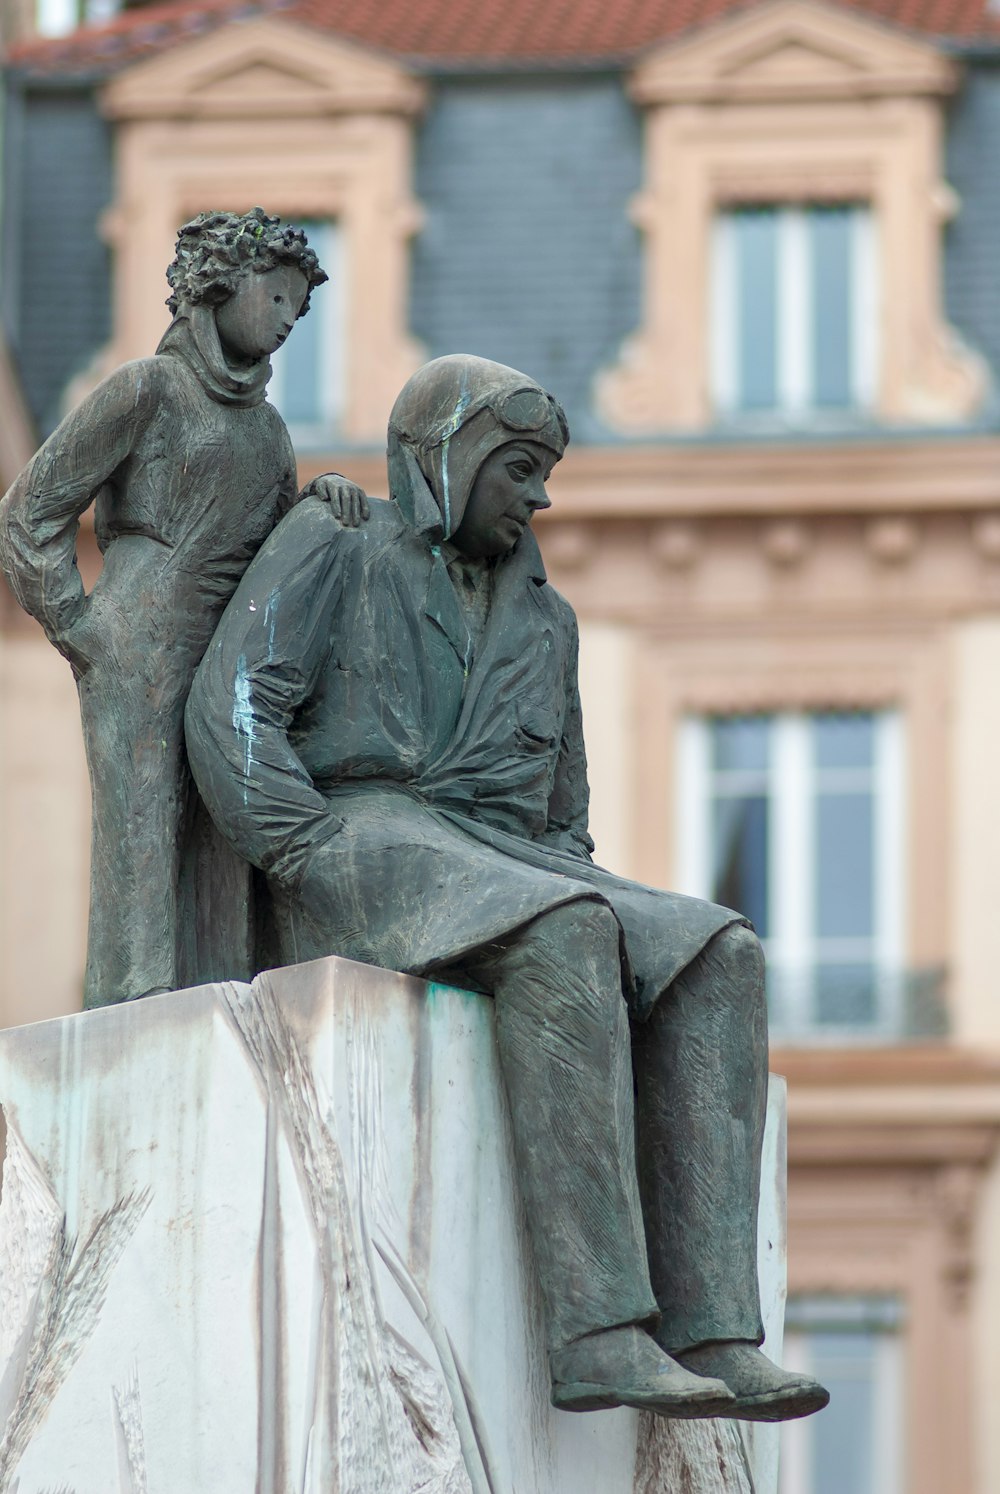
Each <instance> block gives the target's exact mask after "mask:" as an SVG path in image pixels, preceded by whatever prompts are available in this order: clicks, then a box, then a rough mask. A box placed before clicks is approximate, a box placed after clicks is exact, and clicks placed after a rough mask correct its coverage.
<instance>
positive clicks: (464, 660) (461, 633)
mask: <svg viewBox="0 0 1000 1494" xmlns="http://www.w3.org/2000/svg"><path fill="white" fill-rule="evenodd" d="M449 550H450V547H449ZM427 553H428V557H429V560H430V564H429V567H428V573H427V589H426V592H425V594H424V613H425V615H426V616H427V617H428V618H429V619H430V620H431V622H433V623H435V624H436V625H437V626H438V627H439V628H440V629H441V631H442V633H443V634H444V635H445V637H446V638H447V640H448V642H449V643H450V644H451V646H452V648H453V649H454V650H455V653H456V654H457V656H458V660H459V663H460V664H461V665H462V668H463V670H464V671H465V672H466V673H468V670H469V667H470V665H471V662H472V639H471V637H470V636H469V630H468V628H467V627H466V625H465V618H464V617H463V615H462V608H461V606H460V604H459V601H458V598H457V597H456V595H455V588H454V586H453V584H452V580H451V577H450V576H449V574H448V566H447V564H446V559H445V555H443V554H442V552H441V546H440V545H437V544H428V547H427ZM547 579H548V577H547V576H546V574H545V565H544V563H543V561H542V556H541V551H540V550H539V548H538V541H537V540H536V539H535V536H534V534H533V533H532V531H531V529H530V528H528V529H526V530H525V531H524V533H523V534H522V536H521V538H520V539H519V540H518V542H517V544H516V545H515V546H514V549H513V550H512V551H511V553H510V554H509V555H505V556H504V557H503V558H502V559H501V560H500V561H498V562H497V568H496V573H495V580H496V587H495V591H494V605H495V601H496V598H497V597H498V596H499V594H500V591H501V588H502V590H503V591H504V592H505V593H506V594H507V595H508V596H509V595H510V594H511V591H516V590H517V588H518V585H519V584H521V585H529V584H530V585H531V592H532V594H533V596H534V598H535V600H540V595H539V593H538V591H537V590H536V588H538V587H541V586H544V585H545V583H546V581H547Z"/></svg>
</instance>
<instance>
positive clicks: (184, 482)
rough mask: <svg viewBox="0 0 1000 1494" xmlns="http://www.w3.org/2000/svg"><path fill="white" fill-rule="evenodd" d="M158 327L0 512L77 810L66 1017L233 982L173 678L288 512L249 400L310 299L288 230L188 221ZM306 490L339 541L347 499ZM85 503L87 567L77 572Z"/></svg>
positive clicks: (180, 690) (280, 458) (285, 466)
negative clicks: (86, 832) (84, 905)
mask: <svg viewBox="0 0 1000 1494" xmlns="http://www.w3.org/2000/svg"><path fill="white" fill-rule="evenodd" d="M167 278H168V281H169V283H170V287H171V295H170V297H169V300H168V302H167V304H168V306H169V308H170V310H171V312H172V313H173V320H172V322H171V324H170V326H169V328H168V329H167V331H166V333H165V334H164V336H163V339H162V341H161V343H160V345H159V347H158V349H157V352H156V356H155V357H152V358H143V359H140V360H139V361H137V362H134V363H127V364H125V365H124V367H122V368H119V369H118V370H117V371H116V372H115V373H114V374H112V375H111V377H110V378H109V379H107V380H106V381H105V382H104V383H103V384H101V385H100V387H99V388H98V389H96V390H95V391H94V393H93V394H91V395H90V397H89V398H87V399H85V400H84V401H83V402H82V403H81V404H80V405H79V406H78V407H77V408H76V409H75V410H73V411H72V413H71V414H70V415H68V416H67V418H66V419H65V420H64V421H63V422H62V424H61V425H60V426H59V428H58V429H57V430H56V431H55V433H54V434H53V435H52V436H51V437H50V438H49V440H48V441H46V443H45V444H44V446H43V447H42V448H41V450H40V451H39V452H38V453H37V454H36V456H35V457H34V459H33V460H32V461H31V463H30V464H29V465H28V467H26V468H25V470H24V472H23V473H22V474H21V476H20V477H19V478H18V479H17V481H16V482H15V483H14V485H13V487H12V488H11V490H10V492H9V493H8V494H7V496H6V498H5V499H4V501H3V504H2V506H0V561H2V564H3V569H4V572H5V574H6V576H7V579H8V581H9V582H10V585H11V587H12V589H13V591H14V594H15V596H16V597H17V599H18V601H19V602H20V603H21V605H22V606H23V607H25V608H26V609H27V611H28V612H30V613H31V614H32V615H33V616H34V617H36V618H37V619H38V620H39V622H40V623H41V624H42V626H43V627H44V628H45V631H46V633H47V634H48V636H49V638H50V639H51V641H52V642H53V643H54V644H55V646H56V648H57V649H59V651H60V652H61V653H62V654H64V655H65V656H66V658H67V659H68V660H69V662H70V664H71V665H72V668H73V673H74V675H75V677H76V681H77V686H78V689H79V695H80V708H81V712H82V716H83V730H84V738H85V742H86V748H87V760H88V764H89V768H90V779H91V786H92V792H93V833H92V857H91V905H90V932H89V941H88V951H87V973H86V981H85V992H84V996H85V1004H86V1005H87V1006H99V1005H106V1004H108V1003H111V1002H116V1001H123V1000H131V999H133V998H135V997H138V996H143V995H146V994H148V993H149V992H153V991H169V990H174V989H176V988H177V987H178V986H185V985H194V984H198V983H200V982H202V981H206V980H211V979H216V978H222V977H224V976H230V977H232V976H238V975H240V974H241V973H242V974H244V975H246V974H250V973H251V972H252V969H253V966H254V963H255V962H254V956H253V949H252V933H251V929H250V918H249V911H248V899H249V879H248V869H247V868H246V866H245V865H244V864H243V863H241V862H240V861H239V860H238V858H236V857H234V856H233V855H232V853H231V852H230V851H229V850H228V848H227V847H226V845H225V843H224V841H223V840H222V839H221V837H220V836H219V835H218V833H217V832H216V831H215V829H214V827H213V826H212V825H211V822H210V821H209V819H208V817H207V815H205V814H204V812H203V810H202V809H201V807H200V806H199V805H198V803H197V799H196V796H195V795H194V793H193V791H192V785H191V778H190V773H189V770H188V767H187V762H186V759H185V755H184V746H183V715H184V704H185V701H186V699H187V694H188V690H189V688H190V685H191V680H192V678H193V676H194V671H195V669H196V667H197V665H198V662H199V660H200V659H201V656H202V654H203V652H204V650H205V646H206V644H207V643H208V640H209V639H210V638H211V636H212V633H213V631H214V629H215V625H216V623H217V621H218V619H219V617H220V616H221V615H222V611H223V609H224V608H225V606H226V603H227V602H228V601H229V598H230V597H231V596H232V594H233V591H234V590H235V588H236V584H237V582H238V581H239V580H240V577H241V576H242V575H243V572H244V571H245V569H246V567H247V565H248V563H249V561H250V560H251V558H252V557H253V555H254V554H255V552H256V550H257V549H258V547H259V545H260V544H261V542H262V541H263V540H264V539H265V538H266V536H267V535H268V534H269V533H270V531H271V530H272V528H273V527H274V525H275V523H276V522H277V520H278V519H279V518H280V517H281V515H282V514H284V513H285V512H286V511H287V510H288V509H289V508H290V507H291V506H292V505H293V504H294V503H295V501H296V477H295V457H294V454H293V452H292V446H291V442H290V440H289V437H288V432H287V431H286V429H285V426H284V423H283V421H282V419H281V417H280V415H279V414H278V412H277V411H276V410H275V409H274V407H273V406H272V405H270V404H268V403H267V401H266V399H265V390H266V386H267V381H268V378H269V377H270V368H271V365H270V354H271V353H273V352H274V351H275V349H276V348H277V347H278V346H279V345H280V344H281V343H283V342H284V340H285V338H286V337H287V336H288V335H289V333H290V332H291V331H292V328H293V327H294V325H295V321H296V319H297V318H298V317H300V316H304V315H305V313H306V311H307V310H308V309H309V297H310V294H311V292H312V291H313V290H314V289H315V288H316V287H317V286H318V285H321V284H322V283H323V281H325V280H326V278H327V277H326V274H325V273H324V271H323V270H321V269H320V267H319V263H318V261H317V258H316V255H315V252H314V251H313V250H312V249H310V248H309V246H308V244H307V243H306V239H305V235H304V234H303V233H302V232H301V231H300V230H298V229H295V228H292V227H288V226H283V225H282V224H281V223H280V222H279V220H278V219H277V218H271V217H268V216H267V215H266V214H265V213H263V212H262V211H261V209H260V208H255V209H254V210H253V212H251V213H248V214H246V215H239V214H233V213H202V214H201V215H200V216H199V217H197V218H195V219H194V220H193V221H192V222H191V223H188V224H186V225H185V226H184V227H183V228H182V229H181V230H180V233H179V235H178V239H177V257H176V259H175V260H174V262H173V263H172V265H171V266H170V268H169V270H168V271H167ZM307 492H310V493H313V494H315V495H316V496H317V497H318V498H322V499H326V500H327V501H328V510H327V511H328V516H329V517H330V518H331V520H332V521H333V522H334V523H337V522H338V519H340V520H342V521H343V522H344V523H347V524H352V523H354V524H356V523H358V522H359V521H360V520H361V519H363V517H364V516H365V513H366V500H365V497H364V494H363V493H361V492H360V490H359V489H357V488H355V487H353V485H351V484H349V483H346V482H344V480H343V479H340V478H337V477H329V478H325V479H319V480H318V483H317V484H314V485H313V486H312V487H311V488H310V489H307ZM95 499H96V520H95V523H96V529H97V538H98V543H99V545H100V548H101V550H102V552H103V554H104V566H103V570H102V572H101V575H100V578H99V580H98V581H97V584H96V586H95V587H94V590H93V592H92V594H91V595H89V596H88V595H86V593H85V592H84V588H83V584H82V582H81V579H80V574H79V571H78V569H77V560H76V539H77V531H78V528H79V519H80V516H81V515H82V514H83V512H84V510H85V509H86V508H88V507H89V505H90V504H91V503H92V502H93V501H94V500H95Z"/></svg>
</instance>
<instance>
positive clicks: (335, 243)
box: [268, 218, 348, 448]
mask: <svg viewBox="0 0 1000 1494" xmlns="http://www.w3.org/2000/svg"><path fill="white" fill-rule="evenodd" d="M306 232H307V237H308V239H309V244H310V246H311V247H312V248H313V249H315V251H316V254H317V257H318V258H319V262H320V264H321V265H322V267H323V269H324V270H325V271H326V273H327V274H328V275H329V277H330V278H329V280H328V281H327V283H326V284H324V285H323V286H321V287H319V288H318V289H317V290H316V291H314V292H313V295H312V299H311V302H310V306H309V312H308V315H309V317H310V318H312V317H317V318H318V328H317V334H318V335H317V346H318V366H317V369H316V376H317V383H318V386H319V396H320V397H319V401H318V404H319V418H318V419H317V420H314V421H293V420H287V419H286V424H287V426H288V431H289V434H290V436H291V438H292V441H293V443H294V444H295V445H296V446H301V447H306V448H308V447H311V446H312V447H315V446H322V445H324V444H326V443H328V442H329V440H330V438H331V436H333V435H335V434H336V433H337V431H338V430H339V429H340V427H341V425H342V423H343V419H344V412H345V409H346V404H347V357H348V349H347V314H346V313H347V307H348V299H347V283H346V282H347V255H346V253H345V245H344V231H343V227H342V225H341V224H340V223H339V222H338V221H337V220H336V219H333V218H331V219H328V220H326V221H325V222H323V223H321V224H315V223H312V224H310V223H309V222H308V220H307V221H306ZM294 343H295V329H294V328H293V329H292V331H291V333H290V335H289V338H288V342H287V344H286V347H287V349H288V352H287V354H286V350H285V347H283V348H281V349H279V351H278V352H277V353H276V354H275V355H274V356H273V357H272V360H271V367H272V374H271V382H270V385H269V386H268V398H269V399H270V401H271V403H272V404H273V405H274V406H275V407H276V409H277V410H278V413H279V414H280V415H282V416H284V414H285V412H284V409H283V408H282V405H283V393H284V387H285V374H284V367H283V360H284V358H285V357H286V356H287V357H291V356H293V355H294Z"/></svg>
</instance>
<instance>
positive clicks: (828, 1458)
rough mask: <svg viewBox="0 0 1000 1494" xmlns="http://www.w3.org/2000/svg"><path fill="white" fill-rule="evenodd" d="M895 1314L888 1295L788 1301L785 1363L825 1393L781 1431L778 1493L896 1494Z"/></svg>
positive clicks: (898, 1352)
mask: <svg viewBox="0 0 1000 1494" xmlns="http://www.w3.org/2000/svg"><path fill="white" fill-rule="evenodd" d="M901 1326H902V1325H901V1312H900V1306H899V1303H898V1302H897V1301H896V1299H895V1298H892V1297H848V1298H843V1297H818V1298H799V1299H796V1298H792V1299H791V1300H790V1301H789V1303H788V1311H787V1314H786V1319H785V1352H784V1357H783V1363H784V1364H785V1366H786V1367H787V1368H788V1369H795V1370H799V1371H804V1372H805V1373H806V1374H811V1375H815V1376H816V1378H817V1379H818V1380H821V1381H822V1383H823V1384H824V1385H825V1386H826V1387H827V1389H828V1390H829V1391H830V1404H829V1406H827V1408H826V1410H825V1411H820V1412H819V1414H818V1415H816V1416H810V1417H807V1418H806V1419H805V1420H804V1421H798V1422H788V1423H787V1424H786V1425H785V1426H784V1427H782V1430H781V1461H780V1468H781V1480H780V1491H781V1494H848V1491H849V1494H902V1491H903V1481H904V1468H903V1436H902V1409H903V1373H902V1371H903V1365H902V1343H901V1341H900V1332H899V1330H900V1327H901Z"/></svg>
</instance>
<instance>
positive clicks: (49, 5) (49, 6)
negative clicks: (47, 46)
mask: <svg viewBox="0 0 1000 1494" xmlns="http://www.w3.org/2000/svg"><path fill="white" fill-rule="evenodd" d="M120 9H121V5H120V3H119V0H38V6H37V12H36V14H37V18H38V29H39V31H40V32H41V33H42V35H43V36H65V34H66V33H67V32H68V31H75V30H76V28H77V26H87V25H91V26H99V25H100V24H101V22H102V21H110V20H111V18H112V16H116V15H117V14H118V11H119V10H120Z"/></svg>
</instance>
